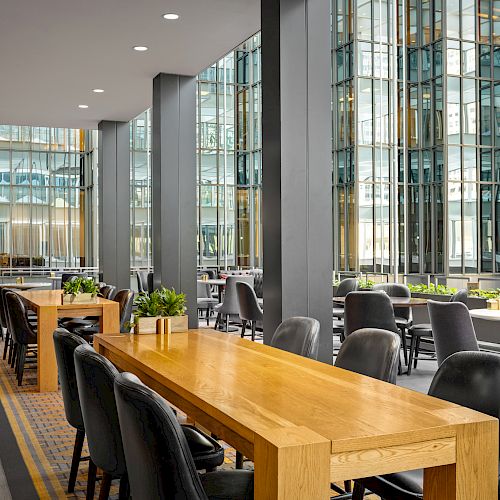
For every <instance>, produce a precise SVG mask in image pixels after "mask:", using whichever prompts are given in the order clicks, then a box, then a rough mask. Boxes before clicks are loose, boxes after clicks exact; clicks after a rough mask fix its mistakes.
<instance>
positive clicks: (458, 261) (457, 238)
mask: <svg viewBox="0 0 500 500" xmlns="http://www.w3.org/2000/svg"><path fill="white" fill-rule="evenodd" d="M461 188H462V185H461V184H460V183H459V182H449V183H448V263H449V267H450V272H451V273H461V272H462V203H461V201H462V189H461Z"/></svg>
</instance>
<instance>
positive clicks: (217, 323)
mask: <svg viewBox="0 0 500 500" xmlns="http://www.w3.org/2000/svg"><path fill="white" fill-rule="evenodd" d="M219 320H220V313H217V317H216V318H215V326H214V330H217V327H218V326H219Z"/></svg>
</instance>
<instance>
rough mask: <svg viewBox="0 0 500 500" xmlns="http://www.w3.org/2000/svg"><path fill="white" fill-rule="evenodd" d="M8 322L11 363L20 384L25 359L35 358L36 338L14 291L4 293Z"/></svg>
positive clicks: (20, 301) (33, 359)
mask: <svg viewBox="0 0 500 500" xmlns="http://www.w3.org/2000/svg"><path fill="white" fill-rule="evenodd" d="M5 300H6V305H7V314H8V322H9V327H10V332H11V335H12V340H13V341H14V349H13V359H12V361H13V363H15V370H16V374H17V384H18V385H22V383H23V375H24V366H25V363H26V362H27V361H35V360H36V357H37V355H36V350H35V349H34V348H35V347H36V346H37V343H38V340H37V335H36V332H35V331H34V330H33V327H32V326H31V324H30V322H29V321H28V314H27V312H26V308H25V307H24V303H23V301H22V300H21V298H20V297H19V295H18V294H17V293H15V292H11V291H9V292H7V293H6V295H5Z"/></svg>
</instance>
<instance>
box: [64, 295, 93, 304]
mask: <svg viewBox="0 0 500 500" xmlns="http://www.w3.org/2000/svg"><path fill="white" fill-rule="evenodd" d="M62 303H63V305H64V304H97V296H96V295H92V294H91V293H79V294H77V295H73V294H71V293H64V294H63V296H62Z"/></svg>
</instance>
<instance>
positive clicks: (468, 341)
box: [427, 300, 479, 366]
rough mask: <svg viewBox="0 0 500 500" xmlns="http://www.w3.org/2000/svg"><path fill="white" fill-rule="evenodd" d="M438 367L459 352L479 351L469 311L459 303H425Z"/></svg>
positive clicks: (430, 301) (431, 301)
mask: <svg viewBox="0 0 500 500" xmlns="http://www.w3.org/2000/svg"><path fill="white" fill-rule="evenodd" d="M427 308H428V309H429V317H430V318H431V325H432V333H433V336H434V345H435V348H436V357H437V362H438V366H440V365H441V363H442V362H443V361H444V360H445V359H446V358H447V357H448V356H450V355H452V354H453V353H455V352H459V351H479V346H478V343H477V338H476V332H475V330H474V325H473V324H472V319H471V317H470V313H469V310H468V309H467V306H466V305H465V304H462V303H461V302H436V301H434V300H429V302H428V303H427Z"/></svg>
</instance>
